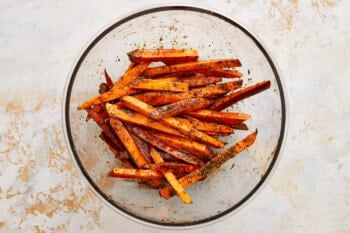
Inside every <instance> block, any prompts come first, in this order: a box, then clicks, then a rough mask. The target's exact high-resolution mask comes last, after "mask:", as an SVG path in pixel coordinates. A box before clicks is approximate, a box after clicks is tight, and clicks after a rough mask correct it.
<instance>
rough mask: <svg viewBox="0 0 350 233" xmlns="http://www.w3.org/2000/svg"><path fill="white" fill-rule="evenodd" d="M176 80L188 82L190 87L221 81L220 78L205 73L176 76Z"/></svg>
mask: <svg viewBox="0 0 350 233" xmlns="http://www.w3.org/2000/svg"><path fill="white" fill-rule="evenodd" d="M178 81H180V82H184V83H188V85H189V86H190V87H202V86H206V85H210V84H215V83H218V82H221V81H222V78H220V77H210V76H205V75H193V76H186V77H183V78H178Z"/></svg>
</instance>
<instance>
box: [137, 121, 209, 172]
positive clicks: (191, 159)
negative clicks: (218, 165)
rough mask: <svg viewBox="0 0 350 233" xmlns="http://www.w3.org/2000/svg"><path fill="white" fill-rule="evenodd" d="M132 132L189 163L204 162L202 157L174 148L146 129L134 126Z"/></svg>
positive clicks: (199, 163)
mask: <svg viewBox="0 0 350 233" xmlns="http://www.w3.org/2000/svg"><path fill="white" fill-rule="evenodd" d="M132 132H133V133H134V134H136V135H138V136H139V137H140V138H142V139H143V140H144V141H146V142H148V143H149V144H151V145H153V146H154V147H157V148H158V149H160V150H162V151H165V152H167V153H169V154H170V155H172V156H174V157H176V158H178V159H181V160H183V161H185V162H187V163H190V164H194V165H202V164H203V162H202V161H201V160H200V159H198V158H197V157H196V156H194V155H191V154H185V153H183V152H181V151H179V150H177V149H174V148H172V147H170V146H168V145H166V144H164V143H163V142H162V141H160V140H159V139H158V138H156V137H154V136H153V135H152V134H150V133H148V132H147V131H146V130H143V129H141V128H139V127H137V126H134V127H133V128H132Z"/></svg>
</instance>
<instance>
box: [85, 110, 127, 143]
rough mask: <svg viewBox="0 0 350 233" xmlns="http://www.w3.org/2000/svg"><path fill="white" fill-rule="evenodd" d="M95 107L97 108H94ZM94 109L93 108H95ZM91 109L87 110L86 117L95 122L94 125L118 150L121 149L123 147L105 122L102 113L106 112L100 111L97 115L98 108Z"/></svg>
mask: <svg viewBox="0 0 350 233" xmlns="http://www.w3.org/2000/svg"><path fill="white" fill-rule="evenodd" d="M96 107H97V106H96ZM96 107H95V108H96ZM95 108H92V109H88V110H87V111H88V115H89V116H90V117H91V118H92V119H93V120H94V121H95V122H96V124H97V125H98V126H99V127H100V128H101V129H102V131H103V132H105V134H106V135H107V136H108V137H109V138H110V139H111V140H112V142H113V143H114V144H115V145H116V146H117V147H118V148H119V149H122V148H123V145H122V143H121V142H120V140H119V139H118V137H117V136H116V135H115V134H114V132H113V130H112V129H111V128H110V126H109V125H108V123H107V122H106V121H105V119H106V118H104V113H103V112H102V111H104V112H105V111H106V110H101V112H100V113H98V109H99V107H97V109H95Z"/></svg>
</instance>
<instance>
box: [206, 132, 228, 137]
mask: <svg viewBox="0 0 350 233" xmlns="http://www.w3.org/2000/svg"><path fill="white" fill-rule="evenodd" d="M205 133H206V134H208V135H209V136H228V135H230V133H223V132H213V131H205Z"/></svg>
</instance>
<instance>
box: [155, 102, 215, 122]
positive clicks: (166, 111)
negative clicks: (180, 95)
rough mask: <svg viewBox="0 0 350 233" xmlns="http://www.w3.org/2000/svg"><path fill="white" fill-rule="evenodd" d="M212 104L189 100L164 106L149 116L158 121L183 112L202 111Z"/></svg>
mask: <svg viewBox="0 0 350 233" xmlns="http://www.w3.org/2000/svg"><path fill="white" fill-rule="evenodd" d="M211 103H212V102H211V101H210V100H208V99H205V98H191V99H186V100H180V101H178V102H175V103H172V104H168V105H164V106H162V107H159V108H157V109H156V110H153V111H152V112H151V114H150V117H151V118H152V119H155V120H157V119H160V118H162V117H168V116H175V115H179V114H181V113H184V112H192V111H196V110H199V109H203V108H205V107H207V106H209V105H210V104H211Z"/></svg>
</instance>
